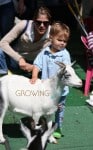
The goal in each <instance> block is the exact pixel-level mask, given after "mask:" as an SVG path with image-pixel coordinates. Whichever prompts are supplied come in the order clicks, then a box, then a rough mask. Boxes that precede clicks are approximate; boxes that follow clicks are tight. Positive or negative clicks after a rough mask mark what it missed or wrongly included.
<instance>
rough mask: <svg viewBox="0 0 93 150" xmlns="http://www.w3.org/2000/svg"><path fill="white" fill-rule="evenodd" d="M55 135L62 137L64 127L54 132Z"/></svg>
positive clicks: (58, 137)
mask: <svg viewBox="0 0 93 150" xmlns="http://www.w3.org/2000/svg"><path fill="white" fill-rule="evenodd" d="M53 137H55V138H57V139H60V138H61V137H62V129H60V128H58V129H57V130H56V131H55V132H54V133H53Z"/></svg>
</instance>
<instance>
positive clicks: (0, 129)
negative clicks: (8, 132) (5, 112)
mask: <svg viewBox="0 0 93 150" xmlns="http://www.w3.org/2000/svg"><path fill="white" fill-rule="evenodd" d="M2 124H3V118H2V117H0V143H4V142H5V138H4V136H3V130H2Z"/></svg>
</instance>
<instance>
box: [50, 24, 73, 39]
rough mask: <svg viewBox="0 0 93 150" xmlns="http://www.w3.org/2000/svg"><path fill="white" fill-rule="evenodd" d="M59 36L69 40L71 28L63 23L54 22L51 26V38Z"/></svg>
mask: <svg viewBox="0 0 93 150" xmlns="http://www.w3.org/2000/svg"><path fill="white" fill-rule="evenodd" d="M58 34H60V35H62V36H64V37H65V38H66V39H67V40H68V39H69V37H70V28H69V27H68V26H67V25H66V24H64V23H62V22H54V23H53V24H52V25H51V29H50V36H56V35H58Z"/></svg>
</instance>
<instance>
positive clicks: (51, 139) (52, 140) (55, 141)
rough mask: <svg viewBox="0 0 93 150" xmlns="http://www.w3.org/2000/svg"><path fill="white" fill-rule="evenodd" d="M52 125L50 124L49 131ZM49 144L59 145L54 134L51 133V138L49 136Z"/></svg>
mask: <svg viewBox="0 0 93 150" xmlns="http://www.w3.org/2000/svg"><path fill="white" fill-rule="evenodd" d="M50 124H51V121H49V122H48V128H49V129H50ZM49 142H50V143H54V144H57V140H56V139H55V138H54V137H53V135H52V133H51V134H50V136H49Z"/></svg>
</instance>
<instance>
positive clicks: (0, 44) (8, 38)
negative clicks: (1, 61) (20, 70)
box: [0, 20, 26, 61]
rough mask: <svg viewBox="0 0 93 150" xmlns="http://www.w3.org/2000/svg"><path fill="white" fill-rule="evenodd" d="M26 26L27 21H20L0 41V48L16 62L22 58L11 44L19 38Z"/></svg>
mask: <svg viewBox="0 0 93 150" xmlns="http://www.w3.org/2000/svg"><path fill="white" fill-rule="evenodd" d="M25 25H26V20H23V21H20V22H19V23H18V24H16V25H15V26H14V27H13V28H12V29H11V30H10V31H9V32H8V33H7V34H6V35H5V36H4V37H3V38H2V39H1V41H0V48H1V49H2V50H3V51H4V52H5V53H6V54H8V55H9V56H11V57H12V58H13V59H15V60H16V61H19V59H20V58H21V57H22V56H21V55H20V54H18V53H17V52H15V50H14V49H13V48H12V47H11V46H10V43H11V42H12V41H14V40H15V39H16V38H17V37H18V36H19V34H20V33H21V32H22V31H23V29H24V27H25Z"/></svg>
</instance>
